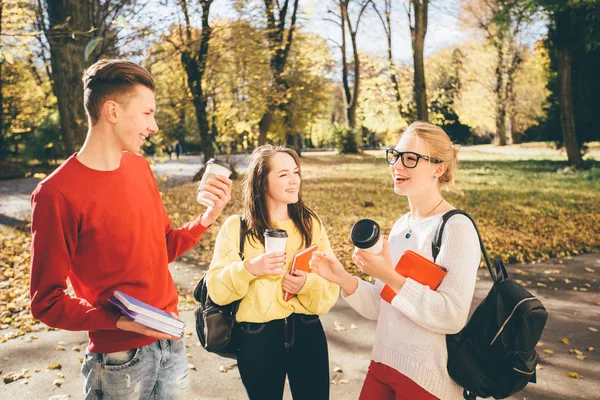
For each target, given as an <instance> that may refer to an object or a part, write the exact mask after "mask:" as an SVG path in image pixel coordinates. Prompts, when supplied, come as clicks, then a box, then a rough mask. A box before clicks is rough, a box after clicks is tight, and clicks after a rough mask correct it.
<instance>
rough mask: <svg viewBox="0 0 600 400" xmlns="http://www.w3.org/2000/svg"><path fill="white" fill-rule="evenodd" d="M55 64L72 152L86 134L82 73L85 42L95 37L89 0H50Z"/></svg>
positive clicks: (64, 129) (48, 34) (68, 148)
mask: <svg viewBox="0 0 600 400" xmlns="http://www.w3.org/2000/svg"><path fill="white" fill-rule="evenodd" d="M46 3H47V10H48V21H49V29H48V31H47V32H46V37H47V39H48V43H49V44H50V60H51V65H52V90H53V91H54V94H55V96H56V99H57V103H58V113H59V117H60V125H61V133H62V137H63V140H64V144H65V150H66V151H67V153H68V154H71V153H73V152H74V151H75V150H76V149H77V148H79V147H80V146H81V145H82V144H83V141H84V140H85V136H86V132H87V130H86V121H87V119H86V115H85V109H84V107H83V86H82V83H81V77H82V74H83V71H84V70H85V68H86V67H87V66H88V64H89V63H88V62H86V61H85V59H84V51H85V46H86V44H87V43H88V41H89V40H90V39H91V38H92V34H89V33H87V32H88V31H89V30H90V29H91V28H92V27H93V22H92V10H91V7H90V2H89V1H75V0H62V1H61V0H47V1H46Z"/></svg>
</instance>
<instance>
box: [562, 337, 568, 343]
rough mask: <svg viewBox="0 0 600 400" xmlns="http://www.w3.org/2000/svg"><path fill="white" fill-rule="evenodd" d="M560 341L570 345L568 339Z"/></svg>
mask: <svg viewBox="0 0 600 400" xmlns="http://www.w3.org/2000/svg"><path fill="white" fill-rule="evenodd" d="M560 341H561V342H563V344H569V339H568V338H566V337H564V338H562V339H560Z"/></svg>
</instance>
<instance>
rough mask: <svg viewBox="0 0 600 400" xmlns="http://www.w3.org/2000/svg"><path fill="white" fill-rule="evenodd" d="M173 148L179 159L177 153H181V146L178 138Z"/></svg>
mask: <svg viewBox="0 0 600 400" xmlns="http://www.w3.org/2000/svg"><path fill="white" fill-rule="evenodd" d="M174 150H175V155H176V156H177V159H178V160H179V155H180V154H181V153H183V146H181V143H180V142H179V140H178V141H176V142H175V147H174Z"/></svg>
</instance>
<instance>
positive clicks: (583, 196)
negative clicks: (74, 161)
mask: <svg viewBox="0 0 600 400" xmlns="http://www.w3.org/2000/svg"><path fill="white" fill-rule="evenodd" d="M462 159H463V161H461V164H460V170H459V173H458V180H459V185H458V186H459V188H460V189H461V190H463V191H464V196H459V195H456V194H453V193H446V194H445V195H444V196H445V197H446V199H448V200H449V201H450V202H451V203H452V204H454V205H455V206H456V207H458V208H461V209H464V210H466V211H467V212H469V213H470V214H471V215H472V216H473V217H474V218H475V219H476V221H477V223H478V226H479V228H480V231H481V233H482V235H483V237H484V241H485V243H486V247H487V249H488V252H489V253H490V256H492V257H494V258H502V259H503V260H504V261H505V262H508V263H526V262H534V261H541V260H544V259H547V258H550V257H556V256H568V255H572V254H579V253H583V252H592V251H598V250H599V249H600V236H599V235H598V234H597V230H598V228H597V227H598V226H600V218H599V216H598V208H599V207H598V204H600V162H598V161H595V160H588V161H587V162H588V165H589V166H590V168H589V169H587V170H583V171H576V172H573V171H572V170H571V169H569V168H567V166H568V164H567V163H566V161H565V160H564V158H563V159H561V158H560V155H558V154H557V155H553V154H550V155H544V156H539V155H535V154H533V155H524V154H517V155H511V154H502V153H492V154H490V153H488V152H485V151H484V152H477V151H465V152H464V154H463V157H462ZM302 168H303V175H304V176H303V196H304V199H305V202H306V204H307V205H309V206H310V207H311V208H313V209H314V210H315V211H316V212H317V214H319V216H320V217H321V218H322V219H323V221H324V223H325V225H326V229H327V232H328V234H329V237H330V239H331V242H332V246H333V249H334V251H335V253H336V255H337V256H338V257H339V258H340V259H341V260H343V261H344V263H345V264H346V266H347V268H349V269H353V264H352V262H351V259H350V257H351V254H352V249H353V246H352V244H351V243H350V240H349V231H350V228H351V227H352V225H353V224H354V222H356V221H357V220H358V219H360V218H366V217H368V218H371V219H374V220H376V221H377V222H378V223H379V224H380V225H381V226H382V227H383V228H384V230H385V231H386V232H389V229H390V228H391V226H392V224H393V223H394V221H395V220H396V219H397V218H399V217H400V216H401V215H402V214H404V213H405V212H407V211H408V204H407V201H406V199H405V198H404V197H402V196H397V195H396V194H394V192H393V186H392V181H391V178H390V173H389V169H388V166H387V164H386V163H385V161H384V159H383V156H382V152H372V153H369V154H363V155H356V156H349V155H344V156H339V155H338V156H324V155H310V156H306V157H303V159H302ZM194 191H195V185H193V184H191V185H185V186H182V187H179V188H173V189H169V190H167V191H166V192H165V197H164V198H165V200H166V202H167V209H168V211H169V213H170V214H171V215H174V217H175V218H174V219H175V221H174V222H176V223H184V222H185V221H186V220H187V219H189V218H192V217H193V215H194V214H192V213H190V212H189V211H192V210H194V211H193V212H194V213H197V212H198V207H196V206H195V205H194V204H193V200H194V199H193V196H192V195H191V194H192V193H193V192H194ZM240 200H241V188H240V186H239V184H236V185H235V188H234V193H233V200H232V203H231V205H230V206H228V208H227V209H226V210H225V214H226V215H225V217H226V216H227V215H230V214H233V213H239V212H240V210H241V207H240V205H241V201H240ZM367 202H370V203H372V204H373V206H367V204H366V203H367ZM223 219H224V218H223ZM217 232H218V226H215V227H213V229H211V232H210V234H209V235H207V236H206V237H205V239H204V240H203V241H202V242H201V244H200V245H199V246H197V248H196V249H195V253H194V254H193V255H192V256H193V257H194V258H196V259H198V260H200V261H204V262H209V261H210V258H211V256H212V246H213V240H214V236H215V235H216V233H217ZM474 245H476V244H474Z"/></svg>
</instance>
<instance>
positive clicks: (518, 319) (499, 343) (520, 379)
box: [432, 210, 548, 399]
mask: <svg viewBox="0 0 600 400" xmlns="http://www.w3.org/2000/svg"><path fill="white" fill-rule="evenodd" d="M456 214H462V215H464V216H466V217H468V218H469V219H470V220H471V222H473V225H474V226H475V230H476V231H477V235H478V236H479V244H480V247H481V252H482V253H483V257H484V259H485V263H486V265H487V268H488V271H489V273H490V275H491V277H492V280H493V282H494V284H493V286H492V289H491V290H490V292H489V293H488V295H487V296H486V297H485V298H484V299H483V301H482V302H481V303H480V304H479V306H477V308H476V309H475V311H474V312H473V315H472V316H471V318H470V319H469V322H468V323H467V325H466V326H465V327H464V328H463V329H462V330H461V331H460V332H459V333H457V334H454V335H446V346H447V349H448V373H449V375H450V377H451V378H452V379H453V380H454V381H455V382H456V383H457V384H458V385H460V386H461V387H462V388H464V397H465V399H475V396H478V397H483V398H486V397H494V398H495V399H504V398H506V397H509V396H511V395H512V394H514V393H516V392H518V391H520V390H522V389H523V388H525V386H526V385H527V384H528V383H529V382H533V383H535V382H536V366H537V364H538V362H539V357H538V354H537V352H536V351H535V346H536V344H537V342H538V341H539V340H540V337H541V336H542V331H543V330H544V325H545V324H546V320H547V319H548V313H547V312H546V309H545V308H544V306H543V305H542V303H541V302H540V301H539V300H538V299H537V298H536V297H535V296H533V295H532V294H531V293H529V292H528V291H527V290H526V289H525V288H523V287H522V286H521V285H519V284H518V283H516V282H514V281H512V280H510V279H509V277H508V272H507V271H506V267H505V266H504V264H503V263H502V261H501V260H496V262H495V265H494V267H495V268H494V269H492V265H491V262H490V259H489V256H488V254H487V252H486V250H485V247H484V245H483V241H482V240H481V235H480V234H479V230H478V229H477V225H475V222H474V221H473V219H472V218H471V217H470V216H469V215H468V214H467V213H465V212H464V211H460V210H452V211H449V212H447V213H446V214H444V216H443V218H442V222H441V223H440V225H439V227H438V229H437V231H436V234H435V237H434V240H433V248H432V252H433V258H434V260H435V258H436V257H437V255H438V254H439V252H440V247H441V242H442V233H443V230H444V226H445V224H446V222H447V221H448V219H450V217H452V216H453V215H456Z"/></svg>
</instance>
